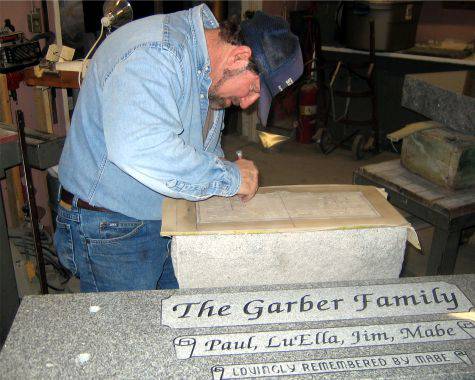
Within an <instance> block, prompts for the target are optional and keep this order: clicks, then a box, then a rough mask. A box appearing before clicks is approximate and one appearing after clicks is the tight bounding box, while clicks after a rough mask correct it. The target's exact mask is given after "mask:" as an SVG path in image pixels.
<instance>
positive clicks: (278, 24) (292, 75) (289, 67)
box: [241, 11, 303, 126]
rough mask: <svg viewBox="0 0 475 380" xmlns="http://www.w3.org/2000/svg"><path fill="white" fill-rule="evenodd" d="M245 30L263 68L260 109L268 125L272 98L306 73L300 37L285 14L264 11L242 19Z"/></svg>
mask: <svg viewBox="0 0 475 380" xmlns="http://www.w3.org/2000/svg"><path fill="white" fill-rule="evenodd" d="M241 31H242V35H243V37H244V41H245V43H246V44H247V45H248V46H249V47H250V48H251V50H252V56H253V59H254V61H255V63H256V64H257V67H258V70H259V77H260V86H261V88H260V91H261V93H260V97H259V106H258V112H259V119H260V121H261V123H262V125H264V126H265V125H266V124H267V117H268V116H269V110H270V106H271V103H272V98H273V97H274V96H275V95H277V94H278V93H279V92H282V91H283V90H284V89H285V88H287V87H289V86H290V85H291V84H292V83H294V82H295V81H296V80H297V79H298V78H299V77H300V76H301V75H302V73H303V59H302V51H301V50H300V44H299V39H298V37H297V36H296V35H295V34H293V33H292V32H291V31H290V26H289V24H288V23H287V21H285V20H284V19H283V18H281V17H276V16H269V15H267V14H265V13H264V12H260V11H258V12H256V13H255V14H254V16H253V17H252V18H251V19H250V20H244V21H243V22H241Z"/></svg>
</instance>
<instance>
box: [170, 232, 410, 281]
mask: <svg viewBox="0 0 475 380" xmlns="http://www.w3.org/2000/svg"><path fill="white" fill-rule="evenodd" d="M406 238H407V227H406V226H400V227H384V228H362V229H349V230H326V231H309V232H301V231H300V232H289V233H259V234H231V235H179V236H174V237H173V239H172V246H171V254H172V259H173V266H174V268H175V273H176V276H177V279H178V283H179V284H180V287H181V288H197V287H200V288H203V287H224V286H236V285H238V286H241V285H243V286H245V285H267V284H291V283H305V282H315V281H347V280H363V279H378V278H398V277H399V274H400V272H401V267H402V262H403V259H404V251H405V248H406ZM256 268H259V270H258V271H256Z"/></svg>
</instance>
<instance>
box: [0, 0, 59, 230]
mask: <svg viewBox="0 0 475 380" xmlns="http://www.w3.org/2000/svg"><path fill="white" fill-rule="evenodd" d="M47 4H48V21H49V22H48V24H49V29H50V31H52V32H53V33H54V30H55V29H54V10H53V2H47ZM33 8H39V9H41V1H38V0H34V1H0V15H1V20H0V21H1V23H2V25H1V26H2V27H3V23H4V20H5V19H7V18H8V19H10V21H11V23H12V24H13V25H14V26H15V31H19V32H23V33H24V35H25V37H26V38H31V37H32V36H33V34H32V33H31V32H29V31H28V18H27V15H28V13H30V12H31V11H32V9H33ZM40 44H41V47H43V46H44V40H42V41H41V42H40ZM17 96H18V103H15V102H13V101H12V102H11V110H12V115H15V112H16V110H18V109H21V110H22V111H23V113H24V116H25V124H26V126H27V127H28V128H32V129H38V122H37V116H36V115H37V114H36V110H35V101H34V93H33V87H28V86H26V85H25V84H24V83H22V84H20V88H19V89H18V90H17ZM56 109H57V114H58V122H57V123H56V124H53V131H54V133H55V134H58V135H64V134H65V128H64V115H63V112H62V110H63V105H62V101H61V99H60V97H59V96H57V97H56ZM14 121H15V120H14ZM45 176H46V173H45V172H41V171H38V170H33V182H34V186H35V189H36V202H37V205H38V206H39V207H42V208H44V209H45V210H47V212H46V214H45V216H44V217H43V218H42V219H41V220H40V222H41V223H42V224H43V225H45V226H48V227H49V226H51V225H52V223H51V216H50V213H49V211H48V210H49V209H48V191H47V188H46V181H45ZM1 182H2V191H3V195H4V197H5V196H6V194H7V191H6V184H5V181H1ZM4 203H5V208H6V210H5V211H6V214H7V223H11V220H10V218H9V210H8V202H6V200H4Z"/></svg>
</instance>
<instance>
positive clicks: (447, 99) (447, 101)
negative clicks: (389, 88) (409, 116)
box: [401, 75, 475, 135]
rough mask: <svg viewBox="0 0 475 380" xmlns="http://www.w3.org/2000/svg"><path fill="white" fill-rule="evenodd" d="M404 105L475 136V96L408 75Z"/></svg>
mask: <svg viewBox="0 0 475 380" xmlns="http://www.w3.org/2000/svg"><path fill="white" fill-rule="evenodd" d="M401 104H402V105H403V106H404V107H406V108H409V109H411V110H412V111H415V112H418V113H420V114H422V115H424V116H426V117H427V118H429V119H432V120H434V121H438V122H439V123H441V124H443V125H444V126H446V127H448V128H450V129H453V130H455V131H458V132H461V133H466V134H470V135H475V98H473V97H469V96H464V95H462V94H458V93H455V92H453V91H448V90H446V89H443V88H441V87H437V86H434V85H432V84H430V83H428V82H426V81H425V80H422V79H419V78H416V76H412V75H406V77H405V79H404V86H403V93H402V101H401Z"/></svg>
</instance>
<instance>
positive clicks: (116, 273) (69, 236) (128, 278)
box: [54, 202, 178, 292]
mask: <svg viewBox="0 0 475 380" xmlns="http://www.w3.org/2000/svg"><path fill="white" fill-rule="evenodd" d="M74 203H75V202H73V204H74ZM57 211H58V216H57V218H56V232H55V235H54V244H55V247H56V251H57V253H58V257H59V260H60V262H61V264H63V265H64V266H65V267H66V268H68V269H69V270H70V271H71V272H72V273H73V274H74V275H75V276H77V277H79V279H80V285H81V292H108V291H122V290H145V289H157V288H158V289H176V288H178V282H177V280H176V278H175V273H174V272H173V265H172V261H171V257H170V253H169V249H168V248H169V242H170V239H169V238H164V237H161V236H160V228H161V225H162V223H161V221H160V220H149V221H144V220H137V219H134V218H129V217H127V216H125V215H122V214H119V213H115V212H99V211H90V210H86V209H83V208H78V207H75V206H74V205H73V206H69V205H66V204H63V202H60V204H59V205H58V210H57Z"/></svg>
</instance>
